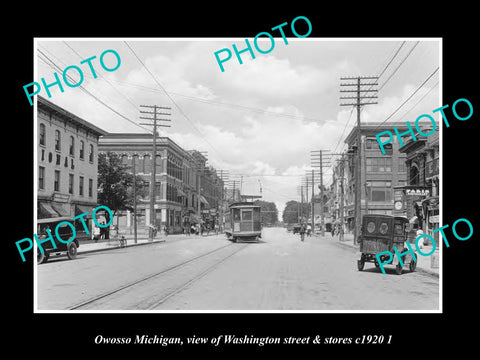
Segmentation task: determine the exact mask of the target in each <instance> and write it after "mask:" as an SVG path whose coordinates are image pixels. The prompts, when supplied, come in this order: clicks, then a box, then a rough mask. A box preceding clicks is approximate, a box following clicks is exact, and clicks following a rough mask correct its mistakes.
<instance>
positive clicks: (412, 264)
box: [409, 259, 417, 272]
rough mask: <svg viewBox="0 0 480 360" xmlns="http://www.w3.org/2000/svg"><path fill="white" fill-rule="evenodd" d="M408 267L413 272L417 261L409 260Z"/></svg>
mask: <svg viewBox="0 0 480 360" xmlns="http://www.w3.org/2000/svg"><path fill="white" fill-rule="evenodd" d="M409 267H410V271H411V272H414V271H415V269H416V268H417V262H416V261H415V260H413V259H412V261H410V266H409Z"/></svg>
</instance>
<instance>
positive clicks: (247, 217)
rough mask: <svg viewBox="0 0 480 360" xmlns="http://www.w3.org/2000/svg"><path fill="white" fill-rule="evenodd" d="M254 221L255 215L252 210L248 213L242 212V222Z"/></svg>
mask: <svg viewBox="0 0 480 360" xmlns="http://www.w3.org/2000/svg"><path fill="white" fill-rule="evenodd" d="M252 219H253V214H252V211H251V210H248V211H245V210H244V211H242V220H244V221H252Z"/></svg>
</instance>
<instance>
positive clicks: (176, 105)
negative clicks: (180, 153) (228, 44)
mask: <svg viewBox="0 0 480 360" xmlns="http://www.w3.org/2000/svg"><path fill="white" fill-rule="evenodd" d="M124 43H125V45H127V47H128V48H129V49H130V51H131V52H132V53H133V55H134V56H135V57H136V58H137V60H138V61H139V62H140V64H142V65H143V67H144V68H145V70H147V72H148V73H149V74H150V76H151V77H152V79H153V80H154V81H155V82H156V83H157V85H158V86H159V87H160V88H161V89H162V90H163V92H164V93H165V95H166V96H167V97H168V98H169V99H170V101H171V102H172V103H173V104H174V105H175V107H176V108H177V109H178V111H180V113H181V114H182V115H183V117H184V118H185V119H187V120H188V122H189V123H190V124H191V125H192V127H193V128H194V129H195V130H197V132H198V133H199V134H200V135H201V136H202V138H203V140H204V141H205V142H206V143H207V144H208V145H210V147H211V148H212V149H213V150H214V151H215V152H216V153H217V154H218V155H220V158H222V155H221V154H220V152H219V151H218V150H217V149H216V148H215V147H214V146H213V145H212V144H211V143H210V142H209V141H208V140H207V139H206V137H205V135H204V134H203V133H202V132H201V131H200V130H199V129H198V128H197V127H196V126H195V124H194V123H193V121H192V120H190V118H189V117H188V116H187V114H185V112H184V111H183V110H182V108H181V107H180V106H179V105H178V104H177V103H176V102H175V100H173V99H172V97H171V96H170V95H169V94H168V92H167V91H166V90H165V88H164V87H163V86H162V84H160V82H159V81H158V80H157V78H156V77H155V75H153V73H152V72H151V71H150V69H149V68H148V67H147V66H146V65H145V64H144V63H143V61H142V60H141V59H140V58H139V57H138V55H137V54H136V53H135V51H134V50H133V49H132V47H131V46H130V45H129V44H128V43H127V42H126V41H124Z"/></svg>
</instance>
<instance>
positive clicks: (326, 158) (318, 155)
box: [310, 150, 331, 236]
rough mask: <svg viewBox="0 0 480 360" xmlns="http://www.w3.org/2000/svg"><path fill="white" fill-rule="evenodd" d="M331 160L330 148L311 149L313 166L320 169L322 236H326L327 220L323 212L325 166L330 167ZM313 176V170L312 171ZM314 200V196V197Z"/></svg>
mask: <svg viewBox="0 0 480 360" xmlns="http://www.w3.org/2000/svg"><path fill="white" fill-rule="evenodd" d="M330 160H331V154H330V152H329V150H313V151H310V163H311V166H312V167H313V168H316V169H318V171H319V176H318V178H319V180H320V181H319V182H320V184H319V185H318V187H319V189H320V232H321V235H322V236H325V228H324V222H325V214H324V212H323V208H324V205H325V204H324V203H323V196H324V194H323V168H324V167H330ZM312 176H313V172H312ZM312 201H313V197H312ZM312 215H313V210H312Z"/></svg>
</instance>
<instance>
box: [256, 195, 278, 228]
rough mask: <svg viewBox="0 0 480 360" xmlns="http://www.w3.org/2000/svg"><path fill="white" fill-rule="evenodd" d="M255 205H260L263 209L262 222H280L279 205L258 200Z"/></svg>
mask: <svg viewBox="0 0 480 360" xmlns="http://www.w3.org/2000/svg"><path fill="white" fill-rule="evenodd" d="M255 205H260V208H261V211H262V219H261V221H262V224H264V225H266V224H272V225H274V224H276V223H277V222H278V210H277V205H275V203H274V202H269V201H263V200H256V201H255Z"/></svg>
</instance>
